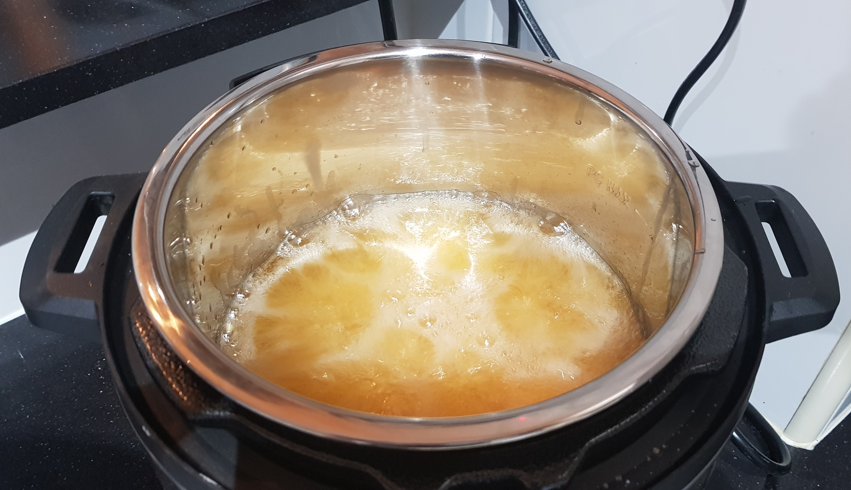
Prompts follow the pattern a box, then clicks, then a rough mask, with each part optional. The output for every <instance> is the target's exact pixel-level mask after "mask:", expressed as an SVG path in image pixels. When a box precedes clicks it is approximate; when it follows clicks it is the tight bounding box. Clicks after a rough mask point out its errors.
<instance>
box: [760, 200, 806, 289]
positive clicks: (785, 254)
mask: <svg viewBox="0 0 851 490" xmlns="http://www.w3.org/2000/svg"><path fill="white" fill-rule="evenodd" d="M754 207H755V208H756V213H757V215H758V216H759V219H760V220H761V221H762V223H763V229H764V230H765V235H766V237H768V240H769V242H771V245H772V247H771V248H772V249H773V250H774V257H775V258H776V259H777V265H778V266H779V267H780V271H781V272H782V273H783V276H785V277H804V276H806V275H807V266H806V264H804V259H803V257H801V251H800V250H798V246H797V245H796V244H795V238H794V237H793V236H792V231H791V230H790V229H789V224H788V223H787V222H786V219H785V218H784V217H783V213H782V212H781V211H780V206H778V205H777V202H776V201H757V202H756V203H754ZM766 225H767V226H766ZM777 249H780V253H779V254H778V253H777Z"/></svg>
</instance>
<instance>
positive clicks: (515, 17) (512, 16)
mask: <svg viewBox="0 0 851 490" xmlns="http://www.w3.org/2000/svg"><path fill="white" fill-rule="evenodd" d="M519 42H520V9H518V8H517V2H515V1H514V0H508V45H509V46H511V47H512V48H516V47H517V45H518V43H519Z"/></svg>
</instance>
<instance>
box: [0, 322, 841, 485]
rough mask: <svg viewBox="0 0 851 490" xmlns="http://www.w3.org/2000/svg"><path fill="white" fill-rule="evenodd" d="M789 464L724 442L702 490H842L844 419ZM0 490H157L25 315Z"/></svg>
mask: <svg viewBox="0 0 851 490" xmlns="http://www.w3.org/2000/svg"><path fill="white" fill-rule="evenodd" d="M792 458H793V470H792V473H791V474H789V475H785V476H780V477H772V476H768V475H766V474H765V472H763V471H761V470H760V469H759V468H757V467H756V466H754V465H753V464H752V463H751V462H750V461H749V460H748V459H747V458H745V457H744V456H743V455H742V454H741V453H739V452H738V450H737V449H736V448H735V447H734V446H733V445H732V444H729V443H728V444H727V446H726V447H725V448H724V450H723V451H722V453H721V457H720V458H719V460H718V462H717V464H716V467H715V470H714V471H713V473H712V475H711V476H710V478H709V481H708V483H707V485H706V488H707V489H710V490H726V489H737V490H738V489H754V490H759V489H766V490H769V489H771V490H810V489H827V490H834V489H851V421H846V422H845V423H843V424H841V425H840V426H839V427H838V428H837V429H836V430H834V431H833V432H832V433H831V434H830V435H829V436H828V437H827V438H826V439H825V440H824V441H823V442H822V443H821V444H819V445H818V446H817V447H816V449H815V450H814V451H803V450H797V449H794V448H793V449H792ZM0 488H2V489H4V490H5V489H18V488H87V489H112V488H122V489H124V488H128V489H129V488H140V489H159V488H160V485H159V483H158V480H157V478H156V476H155V472H154V467H153V464H152V463H151V462H150V461H149V459H148V456H147V454H146V453H145V450H144V449H143V448H142V446H141V445H140V444H139V442H137V440H136V437H135V435H134V433H133V431H132V429H131V428H130V424H129V423H128V422H127V420H126V419H125V416H124V413H123V412H122V410H121V408H120V406H119V404H118V398H117V396H116V394H115V392H114V391H113V385H112V378H111V375H110V373H109V368H108V366H107V363H106V360H105V359H104V354H103V349H102V347H101V346H100V345H97V344H84V343H81V342H79V341H76V340H74V339H72V338H70V337H66V336H62V335H59V334H55V333H51V332H47V331H44V330H41V329H38V328H35V327H33V326H32V325H30V324H29V322H27V320H26V318H24V317H20V318H18V319H16V320H13V321H11V322H9V323H7V324H5V325H0Z"/></svg>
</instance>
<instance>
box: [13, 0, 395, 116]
mask: <svg viewBox="0 0 851 490" xmlns="http://www.w3.org/2000/svg"><path fill="white" fill-rule="evenodd" d="M364 1H366V0H287V1H271V0H176V1H165V0H124V1H107V0H89V1H86V2H82V1H77V0H44V1H37V0H0V107H2V108H3V110H2V111H0V128H3V127H5V126H9V125H11V124H14V123H16V122H19V121H23V120H25V119H28V118H31V117H34V116H37V115H39V114H42V113H44V112H47V111H50V110H53V109H56V108H59V107H62V106H64V105H68V104H70V103H72V102H76V101H78V100H81V99H84V98H86V97H90V96H92V95H96V94H98V93H101V92H104V91H106V90H109V89H113V88H116V87H118V86H121V85H124V84H126V83H130V82H133V81H135V80H139V79H141V78H144V77H147V76H150V75H154V74H156V73H159V72H161V71H164V70H167V69H169V68H173V67H175V66H178V65H181V64H184V63H187V62H189V61H192V60H196V59H198V58H201V57H204V56H207V55H210V54H213V53H216V52H218V51H222V50H224V49H227V48H230V47H233V46H236V45H239V44H242V43H244V42H247V41H251V40H253V39H257V38H259V37H262V36H265V35H268V34H272V33H274V32H277V31H280V30H282V29H286V28H287V27H292V26H294V25H297V24H301V23H303V22H307V21H309V20H312V19H315V18H318V17H322V16H325V15H328V14H331V13H333V12H336V11H338V10H342V9H344V8H348V7H351V6H354V5H357V4H359V3H363V2H364ZM376 15H378V11H377V9H376Z"/></svg>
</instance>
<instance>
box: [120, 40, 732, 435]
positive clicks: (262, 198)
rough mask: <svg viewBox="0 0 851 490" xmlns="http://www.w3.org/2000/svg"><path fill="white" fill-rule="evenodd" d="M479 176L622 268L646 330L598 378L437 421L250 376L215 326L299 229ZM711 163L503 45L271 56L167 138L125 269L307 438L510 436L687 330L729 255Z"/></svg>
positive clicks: (603, 392)
mask: <svg viewBox="0 0 851 490" xmlns="http://www.w3.org/2000/svg"><path fill="white" fill-rule="evenodd" d="M433 190H459V191H470V192H487V193H490V194H489V195H492V196H496V197H497V198H498V199H500V200H502V201H505V202H509V203H515V202H523V203H531V204H534V205H537V206H540V207H542V208H545V209H548V210H551V211H553V212H555V213H558V214H560V215H561V216H563V217H565V218H566V219H567V221H568V223H569V224H570V226H571V227H572V228H573V229H574V230H575V231H576V232H577V233H579V234H580V236H582V237H583V238H585V239H586V241H587V242H588V243H589V244H591V245H592V246H593V247H594V248H595V249H596V250H597V252H598V253H599V254H600V255H601V256H602V257H603V258H604V259H605V260H606V261H607V262H608V264H609V265H610V266H611V267H612V268H613V269H614V270H615V271H616V273H617V274H618V275H619V277H620V278H621V280H622V282H623V283H624V284H625V285H626V286H627V287H628V289H629V291H630V292H631V296H632V299H633V303H634V305H635V309H636V311H637V312H638V313H639V314H640V315H641V316H642V317H643V319H644V320H645V321H644V323H645V325H646V331H645V332H644V334H645V336H646V337H647V341H646V342H645V344H644V346H643V347H642V348H640V349H639V350H638V351H637V352H636V353H635V354H633V355H632V356H631V357H629V358H628V359H626V360H625V361H624V362H622V363H621V364H620V365H619V366H617V367H616V368H614V369H613V370H612V371H610V372H609V373H607V374H605V375H603V376H602V377H600V378H598V379H596V380H594V381H592V382H590V383H588V384H586V385H584V386H582V387H580V388H578V389H575V390H573V391H570V392H568V393H566V394H564V395H561V396H559V397H556V398H553V399H550V400H547V401H544V402H541V403H538V404H535V405H531V406H528V407H524V408H520V409H515V410H509V411H504V412H495V413H490V414H485V415H479V416H471V417H460V418H438V419H413V418H404V417H384V416H378V415H371V414H365V413H360V412H353V411H348V410H344V409H340V408H336V407H331V406H327V405H323V404H320V403H318V402H315V401H312V400H309V399H306V398H303V397H300V396H298V395H295V394H293V393H289V392H287V391H285V390H283V389H281V388H279V387H276V386H274V385H272V384H271V383H268V382H266V381H264V380H262V379H260V378H258V377H257V376H255V375H253V374H251V373H250V372H249V371H247V370H246V369H245V368H243V367H242V366H240V365H239V364H238V363H236V362H235V361H233V360H232V359H230V358H228V356H227V355H226V354H225V353H224V352H222V351H221V350H220V349H219V347H218V346H217V343H216V342H215V341H214V339H217V338H218V336H219V334H220V333H221V332H220V329H221V328H222V325H223V319H224V318H225V317H226V315H228V308H229V306H230V304H231V301H232V299H233V297H234V295H235V294H236V292H237V288H238V287H239V285H240V284H242V282H243V281H244V280H245V279H246V277H248V275H249V274H250V273H251V272H252V271H253V270H254V269H255V268H256V267H257V266H258V265H260V264H262V263H263V262H264V261H265V260H266V259H267V258H268V257H269V256H270V255H271V254H273V253H274V252H275V250H276V248H277V247H278V246H279V245H280V243H281V242H282V241H283V240H285V239H286V237H287V235H288V233H289V231H290V230H292V229H294V228H297V227H298V226H300V225H302V224H304V223H308V222H310V221H312V220H315V219H316V218H318V217H320V216H323V215H325V214H327V213H328V212H329V211H330V210H332V209H334V208H335V207H337V206H338V205H339V204H340V202H341V201H342V200H344V199H345V198H346V197H347V196H351V195H355V194H383V193H402V192H417V191H433ZM722 243H723V237H722V229H721V223H720V215H719V212H718V207H717V202H716V201H715V196H714V194H713V192H712V188H711V186H710V185H709V183H708V180H707V179H706V175H705V174H704V172H703V170H702V169H701V168H700V167H699V165H698V164H697V163H696V162H694V161H692V160H691V159H690V157H689V154H688V150H687V148H686V147H685V145H683V143H682V142H680V141H679V139H677V137H676V136H675V135H674V134H673V132H672V131H671V130H670V128H669V127H667V126H666V125H665V124H664V123H663V122H662V121H661V119H659V118H658V117H657V116H656V115H654V114H652V113H651V112H650V111H649V110H648V109H647V108H645V107H644V106H642V105H641V104H640V103H638V102H637V101H635V100H634V99H632V98H631V97H629V96H628V95H626V94H624V93H623V92H621V91H619V90H617V89H616V88H614V87H612V86H610V85H608V84H607V83H605V82H603V81H602V80H599V79H596V78H595V77H593V76H591V75H589V74H587V73H583V72H581V71H580V70H577V69H575V68H573V67H571V66H569V65H566V64H564V63H560V62H557V61H553V60H550V59H542V58H539V57H536V56H535V55H532V54H530V53H524V52H521V51H518V50H514V49H511V48H506V47H502V46H495V45H489V44H479V43H470V42H444V41H405V42H396V43H375V44H366V45H359V46H352V47H347V48H339V49H335V50H331V51H326V52H323V53H320V54H318V55H314V56H311V57H309V58H304V59H301V60H297V61H294V62H290V63H287V64H285V65H283V66H281V67H278V68H274V69H272V70H270V71H268V72H266V73H264V74H262V75H259V76H258V77H256V78H254V79H252V80H251V81H249V82H247V83H246V84H244V85H243V86H240V87H238V88H237V89H235V90H234V91H232V92H231V93H229V94H227V95H225V96H224V97H223V98H221V99H220V100H219V101H217V102H215V103H214V104H212V105H211V106H210V107H208V108H207V109H206V110H205V111H203V112H202V113H201V114H199V115H198V116H197V117H196V118H195V119H194V120H193V121H192V122H190V123H189V124H188V125H187V127H186V128H184V130H183V131H182V132H181V133H180V135H179V136H178V137H177V138H175V139H174V140H173V141H172V142H171V143H170V144H169V146H168V147H167V148H166V149H165V151H164V152H163V154H162V156H161V158H160V160H159V161H158V162H157V164H156V166H155V167H154V170H153V171H152V173H151V175H150V177H149V178H148V181H147V183H146V186H145V188H144V189H143V192H142V198H141V199H140V203H139V206H138V209H137V214H136V219H135V224H134V236H133V247H134V265H135V269H136V273H137V277H138V281H139V287H140V290H141V291H142V293H143V298H144V300H145V303H146V306H147V307H148V309H149V311H150V313H151V316H152V318H153V319H154V320H155V321H156V323H157V325H158V326H159V328H160V330H161V331H162V333H163V335H164V337H165V338H166V339H167V340H168V342H169V343H170V344H171V345H172V347H173V348H174V349H175V350H176V351H177V353H178V354H179V355H180V356H181V357H182V358H183V359H184V360H185V361H186V362H187V363H188V364H189V366H190V367H191V368H193V369H194V370H195V371H196V372H198V374H199V375H201V376H202V377H203V378H205V379H206V380H207V381H208V382H210V383H211V384H212V385H213V386H215V387H216V388H217V389H219V390H220V391H222V392H223V393H224V394H226V395H228V396H229V397H231V398H233V399H234V400H235V401H237V402H239V403H241V404H243V405H245V406H246V407H249V408H251V409H253V410H255V411H257V412H258V413H261V414H263V415H265V416H267V417H269V418H271V419H273V420H276V421H279V422H281V423H284V424H286V425H289V426H292V427H295V428H299V429H301V430H305V431H307V432H311V433H314V434H319V435H323V436H326V437H332V438H337V439H343V440H352V441H359V442H367V443H375V444H382V445H394V446H406V447H422V448H440V447H455V446H470V445H481V444H489V443H496V442H501V441H507V440H513V439H517V438H521V437H526V436H530V435H532V434H536V433H540V432H543V431H547V430H551V429H554V428H557V427H560V426H563V425H565V424H568V423H571V422H573V421H576V420H579V419H581V418H584V417H587V416H588V415H590V414H592V413H594V412H595V411H598V410H600V409H602V408H604V407H606V406H608V405H610V404H611V403H614V402H616V401H617V400H618V399H620V398H622V397H623V396H625V395H626V394H628V393H629V392H631V391H632V390H633V389H634V388H635V387H636V386H638V385H639V384H641V383H642V382H644V381H646V380H647V379H648V378H649V377H650V376H652V375H653V374H654V373H656V372H657V371H658V370H659V369H661V367H662V366H664V365H665V363H667V362H668V361H669V360H670V359H671V358H672V357H673V356H674V355H675V354H676V352H677V351H678V350H679V349H680V348H681V347H682V346H683V344H684V343H685V342H686V340H688V338H689V336H690V335H691V333H692V332H693V331H694V328H695V327H696V326H697V324H698V323H699V321H700V319H701V318H702V315H703V313H704V312H705V310H706V307H707V305H708V303H709V300H710V299H711V297H712V293H713V290H714V287H715V282H716V281H717V277H718V274H719V271H720V266H721V256H722Z"/></svg>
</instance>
